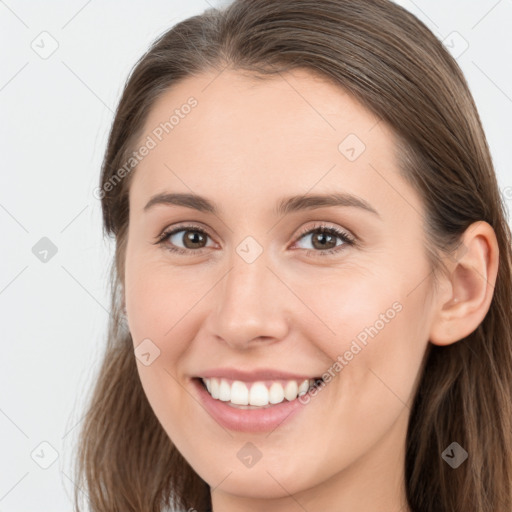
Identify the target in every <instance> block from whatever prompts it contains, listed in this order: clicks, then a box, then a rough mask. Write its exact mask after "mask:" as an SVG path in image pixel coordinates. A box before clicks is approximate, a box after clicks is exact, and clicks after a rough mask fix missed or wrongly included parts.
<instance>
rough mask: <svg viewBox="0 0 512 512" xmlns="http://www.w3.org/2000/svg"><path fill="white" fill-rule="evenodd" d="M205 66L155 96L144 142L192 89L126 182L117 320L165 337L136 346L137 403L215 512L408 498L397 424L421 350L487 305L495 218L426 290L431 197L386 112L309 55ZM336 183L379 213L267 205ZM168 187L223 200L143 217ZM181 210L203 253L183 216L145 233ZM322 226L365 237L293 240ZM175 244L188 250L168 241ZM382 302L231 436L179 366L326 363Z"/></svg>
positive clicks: (392, 504) (402, 430)
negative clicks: (244, 251)
mask: <svg viewBox="0 0 512 512" xmlns="http://www.w3.org/2000/svg"><path fill="white" fill-rule="evenodd" d="M217 75H218V74H217V73H215V74H213V73H205V74H203V75H199V76H196V77H193V78H188V79H186V80H184V81H183V82H181V83H179V84H177V85H175V86H174V87H172V88H171V89H169V90H168V91H166V93H165V94H164V95H163V96H162V97H160V98H159V100H158V101H157V102H156V103H155V105H154V107H153V109H152V110H151V112H150V115H149V117H148V119H147V122H146V124H145V130H144V133H143V135H142V136H141V139H140V140H141V141H143V140H145V139H146V137H147V136H148V135H150V134H151V132H152V130H153V129H154V128H155V127H156V126H158V125H159V124H160V123H161V122H164V121H165V120H167V119H168V118H169V115H170V114H169V113H170V112H172V111H173V110H174V109H175V108H179V107H180V106H181V105H183V104H184V103H186V101H187V99H188V98H189V97H190V96H194V97H195V98H196V99H197V101H198V105H197V107H195V108H194V109H193V110H192V111H191V112H190V114H188V116H185V117H184V119H181V120H180V122H179V124H178V125H177V126H175V128H174V129H173V130H172V132H170V133H169V134H168V135H166V136H165V137H164V138H163V139H162V141H161V142H159V143H158V145H157V146H156V147H155V148H154V149H152V150H151V151H150V152H149V154H148V155H147V156H146V157H145V158H144V159H143V160H142V161H141V162H140V164H139V166H138V167H137V169H136V172H135V174H134V176H133V182H132V184H131V187H130V196H129V200H130V218H129V231H128V245H127V250H126V260H125V263H126V274H125V282H124V289H125V302H126V311H127V319H128V325H129V329H130V332H131V334H132V337H133V340H134V346H135V347H137V346H138V345H139V344H140V343H141V342H142V341H143V340H144V339H147V338H149V339H150V340H151V342H152V343H153V344H154V345H156V346H157V347H158V349H159V350H160V355H159V357H157V358H156V359H155V360H154V361H153V362H152V363H151V364H150V365H149V366H146V365H144V364H141V362H140V361H137V366H138V371H139V375H140V379H141V382H142V385H143V387H144V390H145V393H146V394H147V397H148V400H149V402H150V404H151V406H152V408H153V410H154V412H155V414H156V415H157V417H158V419H159V421H160V422H161V424H162V426H163V428H164V429H165V431H166V432H167V434H168V435H169V437H170V438H171V439H172V441H173V443H174V444H175V445H176V446H177V448H178V449H179V451H180V452H181V453H182V454H183V456H184V457H185V458H186V460H187V461H188V462H189V464H190V465H191V466H192V467H193V468H194V470H195V471H196V472H197V473H198V474H199V475H200V476H201V478H203V479H204V480H205V481H206V482H207V483H208V484H209V485H210V486H211V488H212V489H213V491H212V503H213V509H214V511H215V512H221V511H222V512H235V511H237V512H240V511H256V510H262V508H263V507H265V510H266V511H267V512H277V511H287V512H288V511H290V512H294V511H297V512H299V511H301V512H303V511H304V510H308V511H312V510H323V511H324V512H330V511H332V512H334V511H340V510H350V511H351V512H359V511H361V512H362V511H364V512H368V511H377V510H378V511H380V512H399V511H407V510H409V509H408V508H407V506H406V505H405V503H406V502H405V491H404V474H403V466H404V453H405V436H406V429H407V421H408V418H409V413H410V407H411V404H412V398H413V392H414V390H415V385H416V383H417V378H418V375H419V370H420V366H421V362H422V358H423V356H424V354H425V350H426V349H427V346H428V343H429V341H430V342H432V343H435V344H439V345H447V344H450V343H454V342H456V341H458V340H460V339H461V338H463V337H464V336H466V335H468V334H470V333H471V332H472V331H474V330H475V329H476V327H477V326H478V325H479V323H480V322H481V321H482V320H483V318H484V317H485V314H486V313H487V311H488V309H489V305H490V302H491V299H492V290H493V286H492V283H493V282H494V280H495V277H496V273H497V266H498V247H497V242H496V238H495V235H494V231H493V230H492V228H491V227H490V226H489V225H488V224H487V223H485V222H479V223H475V224H474V225H472V226H470V228H468V230H467V231H466V233H465V235H464V238H463V246H462V250H461V251H460V254H459V255H458V256H457V257H456V258H450V259H447V260H446V262H447V265H448V267H449V270H450V273H449V275H447V276H446V277H445V278H443V280H442V281H441V282H440V285H439V287H438V289H437V290H435V289H434V288H433V283H432V279H431V278H432V275H431V273H430V271H429V266H428V263H427V259H426V255H425V247H424V246H425V243H426V242H425V238H424V233H423V230H422V225H423V211H424V208H423V206H422V204H421V201H420V198H419V196H418V195H417V193H416V192H415V191H414V190H413V189H412V188H410V187H409V186H408V185H407V184H406V183H405V182H404V181H403V179H402V178H401V177H400V176H399V173H398V167H397V161H396V156H395V153H394V151H395V149H394V148H395V146H394V136H393V132H392V131H391V129H390V128H389V127H387V126H386V124H385V123H384V122H383V121H380V122H379V119H378V118H376V117H375V116H374V115H373V114H372V113H370V112H369V111H367V110H366V109H364V108H363V107H362V106H361V105H360V104H359V103H357V102H356V101H355V100H354V99H353V98H352V97H351V96H349V95H348V94H346V93H345V92H344V91H343V90H342V89H340V88H339V87H336V86H335V85H333V84H330V83H328V82H327V81H325V80H322V79H321V78H318V77H316V76H314V75H312V74H310V73H309V72H307V71H304V70H300V71H299V70H295V71H293V72H289V73H286V74H283V75H281V76H278V77H276V78H271V79H266V80H260V81H256V80H254V79H252V78H250V77H249V76H246V75H243V74H241V73H240V72H238V71H236V70H225V71H224V72H222V73H221V74H220V75H218V76H217ZM348 134H356V135H357V137H358V138H359V139H360V140H361V141H363V143H364V144H365V146H366V148H365V150H364V151H363V152H362V153H361V154H360V156H359V157H358V158H357V159H356V160H354V161H350V160H348V159H347V158H346V156H345V155H344V154H342V152H340V150H339V149H338V146H339V144H340V142H342V141H343V140H344V139H345V137H347V135H348ZM334 191H337V192H347V193H350V194H353V195H356V196H358V197H360V198H363V199H364V200H365V201H367V202H368V203H370V204H371V205H372V207H373V208H374V209H376V210H377V211H378V213H379V216H377V215H374V214H372V213H370V212H367V211H364V210H362V209H359V208H355V207H346V206H324V207H319V208H316V209H313V210H309V211H308V210H303V211H298V212H293V213H289V214H287V215H285V216H278V215H276V214H274V213H273V211H272V210H273V208H274V206H275V204H276V203H277V202H278V200H279V199H281V198H282V197H284V196H289V195H303V194H306V193H308V194H313V193H315V194H317V193H318V194H321V193H332V192H334ZM162 192H183V193H195V194H199V195H202V196H205V197H207V198H208V199H210V200H211V201H213V202H214V203H215V204H216V205H217V206H218V208H219V210H220V212H219V214H218V215H214V214H212V213H208V212H199V211H197V210H194V209H191V208H187V207H184V206H175V205H174V206H173V205H157V206H154V207H153V208H150V209H149V210H148V211H147V212H144V211H143V208H144V206H145V205H146V203H147V202H148V201H149V199H150V198H151V197H152V196H154V195H155V194H158V193H162ZM188 222H193V223H194V224H196V225H199V227H201V228H202V229H204V230H205V231H206V232H207V234H208V236H207V237H206V239H204V241H203V242H202V247H203V248H202V249H195V248H194V247H201V242H200V243H199V244H197V243H196V245H195V246H194V245H190V244H188V245H185V244H186V243H187V242H186V240H185V241H184V235H185V234H187V231H185V232H183V231H182V232H180V233H178V234H177V235H174V236H173V237H172V239H169V238H168V239H167V241H166V243H167V246H164V245H155V244H154V242H155V241H156V239H157V237H158V236H159V235H160V234H161V233H162V232H163V231H164V230H166V228H167V229H168V228H171V227H174V226H177V225H178V224H181V223H185V224H186V223H188ZM318 222H323V223H325V224H326V225H327V226H328V227H337V228H339V229H341V230H342V231H345V232H347V233H348V234H351V235H352V236H353V237H355V238H356V240H358V241H359V244H358V245H354V246H350V245H347V244H345V245H343V244H344V242H343V241H342V240H340V239H339V238H337V236H336V235H333V236H335V238H334V241H333V242H332V243H331V244H330V245H328V247H333V246H334V245H337V248H338V249H340V248H341V250H340V251H339V252H338V253H336V254H330V255H322V254H321V252H322V249H321V247H320V248H319V244H315V243H314V240H313V237H314V236H315V233H318V231H317V232H313V233H312V234H311V233H310V234H306V235H301V229H305V228H311V229H313V228H314V227H315V226H316V225H317V224H318ZM192 231H194V230H193V229H192ZM312 235H313V236H312ZM247 236H251V237H253V238H254V239H255V240H256V241H257V243H258V244H259V245H260V246H261V248H262V249H263V252H262V253H261V255H260V256H259V257H258V258H256V260H255V261H254V262H252V263H248V262H247V261H245V260H244V259H243V258H242V257H240V255H239V254H238V253H237V251H236V249H237V247H238V246H239V244H240V243H241V242H242V241H243V240H244V239H245V238H246V237H247ZM317 236H319V235H317ZM171 242H173V243H174V244H176V245H177V246H178V247H181V248H187V247H192V248H189V252H188V254H186V255H181V254H175V253H172V252H170V251H169V250H168V249H167V248H166V247H169V246H170V245H171ZM341 246H343V247H341ZM308 249H309V255H308V254H307V252H308V251H307V250H308ZM194 251H196V253H194ZM197 251H199V252H200V254H197ZM454 299H456V300H455V301H454ZM393 304H395V305H399V306H398V307H399V308H400V311H399V312H396V310H394V312H395V315H394V318H392V319H388V321H387V322H386V323H385V324H384V327H382V328H380V329H379V330H378V333H377V334H376V335H374V336H373V337H369V338H368V340H367V344H366V345H365V346H364V348H363V349H362V350H361V351H360V352H359V353H357V355H354V356H353V358H352V359H351V360H350V361H348V364H347V365H346V366H344V367H343V368H342V370H341V371H339V372H337V373H336V376H335V377H333V378H332V380H331V381H330V382H329V383H328V384H327V385H326V386H325V387H324V388H323V389H322V390H321V391H320V392H318V394H317V396H316V397H314V398H312V399H311V401H310V402H309V403H308V404H307V405H306V406H305V407H304V408H303V409H302V410H301V411H300V412H299V413H298V414H297V415H295V417H293V418H292V419H291V420H290V421H287V422H284V423H283V424H282V425H280V426H279V427H278V428H277V429H276V430H274V431H273V432H271V433H259V434H253V433H240V432H234V431H228V430H226V429H224V428H223V427H221V426H220V425H219V424H217V423H216V422H215V421H214V420H213V419H212V418H211V417H210V416H209V414H208V413H207V412H206V411H205V409H204V408H203V407H202V405H201V404H199V403H198V402H197V401H196V400H195V398H194V396H195V395H194V394H193V391H192V387H191V382H190V378H191V377H193V376H197V375H200V374H201V371H204V370H206V369H209V368H213V367H220V366H233V367H238V368H243V369H248V370H250V369H252V368H256V367H257V368H261V367H270V368H278V369H282V370H288V371H295V372H300V373H304V374H309V375H311V376H314V375H322V373H323V372H325V371H326V370H327V369H328V368H332V367H333V363H334V362H335V361H336V360H338V361H339V359H337V358H338V356H342V357H343V355H344V354H345V353H346V351H347V350H349V349H350V346H351V343H352V342H353V341H354V340H355V339H356V338H357V336H358V334H360V333H361V332H362V331H364V329H365V327H369V326H373V325H376V322H377V320H379V318H382V316H380V315H382V314H384V315H385V314H386V312H387V311H389V310H390V309H393V308H392V305H393ZM359 345H361V346H363V345H362V344H361V343H359ZM248 441H250V442H252V443H253V444H254V445H256V446H257V447H258V449H259V451H260V452H261V454H262V457H261V459H260V460H259V461H258V462H257V463H256V464H255V465H254V466H252V467H250V468H248V467H246V466H245V465H244V464H242V463H241V461H240V460H239V458H238V457H237V453H238V451H239V450H240V449H241V448H242V447H243V446H244V445H245V444H246V442H248ZM450 441H451V440H450ZM447 444H448V443H447Z"/></svg>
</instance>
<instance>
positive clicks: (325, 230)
mask: <svg viewBox="0 0 512 512" xmlns="http://www.w3.org/2000/svg"><path fill="white" fill-rule="evenodd" d="M180 231H197V232H199V233H201V234H202V235H206V236H208V237H210V235H209V234H208V233H207V232H206V231H205V230H204V229H202V228H200V227H199V226H194V225H192V224H187V225H184V226H178V227H176V228H174V229H172V230H170V231H164V232H163V233H162V234H161V235H159V236H158V238H157V241H156V242H155V245H162V246H165V245H166V240H167V239H168V238H169V237H170V236H171V235H174V234H176V233H179V232H180ZM315 232H320V233H322V234H329V235H335V236H337V237H339V238H340V239H341V240H342V241H343V244H342V245H337V246H336V247H334V248H332V249H325V250H313V249H303V250H304V251H306V255H307V256H309V257H311V256H312V255H311V253H314V254H313V256H312V257H316V256H327V255H332V254H336V253H339V252H340V251H342V250H343V248H344V247H345V246H347V245H348V246H354V245H356V239H355V238H354V237H352V236H350V235H349V234H348V233H346V232H344V231H341V230H340V229H338V228H335V227H332V226H331V227H330V226H326V225H325V224H318V225H314V226H312V227H308V228H305V229H304V230H302V232H301V233H300V235H299V236H298V237H297V239H296V241H298V240H300V239H301V238H302V237H303V236H305V235H308V234H311V233H315ZM210 238H211V237H210ZM166 249H167V250H169V251H171V252H173V253H177V254H183V255H185V254H188V253H190V252H192V253H196V254H202V253H203V250H204V249H206V248H205V247H203V248H200V249H182V248H181V247H172V246H170V245H169V246H167V247H166Z"/></svg>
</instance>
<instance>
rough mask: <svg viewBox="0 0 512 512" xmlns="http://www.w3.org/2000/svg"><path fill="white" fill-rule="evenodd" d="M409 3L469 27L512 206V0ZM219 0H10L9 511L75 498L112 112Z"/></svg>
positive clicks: (4, 445) (5, 153) (442, 31)
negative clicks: (154, 50) (154, 53)
mask: <svg viewBox="0 0 512 512" xmlns="http://www.w3.org/2000/svg"><path fill="white" fill-rule="evenodd" d="M210 2H211V3H210V5H221V3H220V2H214V1H213V0H210ZM222 3H225V2H222ZM399 3H400V4H401V5H403V6H404V7H406V8H407V9H409V10H410V11H411V12H413V13H414V14H415V15H417V16H418V17H419V18H420V19H421V20H422V21H424V22H425V23H426V24H427V26H429V27H430V29H431V30H432V31H433V32H434V33H435V34H436V35H437V36H438V37H439V38H440V39H443V40H444V39H445V38H446V37H447V36H449V35H450V34H452V33H453V32H454V31H456V32H458V34H459V36H455V37H456V38H457V39H455V40H454V42H455V45H454V46H455V49H454V50H453V51H458V50H460V49H461V48H462V47H461V46H460V45H461V44H463V39H462V38H464V40H466V41H467V43H468V44H469V48H468V49H467V51H465V52H464V53H463V54H462V55H460V56H459V57H458V62H459V64H460V66H461V67H462V69H463V72H464V74H465V76H466V78H467V80H468V82H469V85H470V88H471V90H472V93H473V95H474V98H475V101H476V104H477V106H478V109H479V112H480V115H481V118H482V122H483V124H484V129H485V131H486V134H487V137H488V141H489V145H490V148H491V152H492V155H493V160H494V163H495V167H496V172H497V175H498V180H499V183H500V188H501V190H502V191H503V194H504V195H506V196H507V198H508V202H507V204H508V207H509V208H510V202H511V201H512V195H511V191H512V171H511V162H512V141H511V129H510V118H511V117H512V44H511V42H512V41H511V37H510V27H511V26H512V1H510V0H501V1H496V0H478V1H473V2H468V1H467V0H458V1H451V2H446V1H445V0H416V1H415V2H412V1H410V0H403V1H400V2H399ZM207 7H209V4H208V3H207V2H206V1H205V0H186V2H185V1H182V2H179V1H177V0H174V1H171V0H167V1H162V0H159V1H153V2H151V3H150V4H148V3H147V2H142V1H131V2H121V1H112V2H109V3H107V2H102V3H100V2H99V1H98V0H89V1H85V0H79V1H68V2H64V1H60V2H59V1H55V0H53V1H46V2H41V3H36V2H27V1H16V0H7V1H6V2H3V1H0V37H1V48H2V52H1V68H0V109H1V119H2V122H1V130H2V131H1V134H0V135H1V148H2V151H1V162H0V167H1V172H0V229H1V236H2V240H1V265H0V314H1V324H0V325H1V328H2V329H1V347H2V357H1V358H0V390H1V391H0V512H30V511H49V510H51V511H53V512H59V511H71V510H72V505H71V501H70V498H71V496H72V489H73V485H74V483H73V482H72V480H71V477H72V476H73V475H72V473H71V464H72V462H73V453H72V449H73V443H74V437H73V436H74V434H75V433H76V432H77V431H78V428H74V427H76V426H77V424H78V423H79V421H80V419H81V417H82V411H81V405H82V402H81V400H82V397H83V395H84V390H87V389H89V388H90V386H91V385H92V383H91V377H92V375H93V373H94V371H95V370H96V368H97V365H98V364H99V355H100V354H101V350H102V349H103V345H104V335H105V332H106V325H107V320H108V308H109V296H108V293H107V292H108V288H107V283H108V268H109V263H110V259H111V257H112V255H113V243H112V242H111V241H109V240H104V239H103V238H102V225H101V210H100V202H99V200H97V199H95V198H94V196H93V195H92V191H93V189H94V188H95V187H96V186H97V185H98V182H99V172H100V165H101V160H102V157H103V151H104V149H105V145H106V140H107V135H108V131H109V128H110V123H111V121H112V118H113V112H114V110H115V107H116V105H117V102H118V100H119V97H120V93H121V90H122V87H123V85H124V82H125V80H126V78H127V75H128V73H129V71H130V70H131V68H132V66H133V65H134V64H135V62H136V60H137V59H138V58H139V57H140V56H141V55H142V53H143V52H145V51H146V49H147V48H148V46H149V45H150V43H151V42H152V41H153V40H154V39H155V38H156V37H157V36H159V35H160V34H161V33H163V32H164V31H166V30H167V29H168V28H170V27H171V26H172V25H173V24H175V23H176V22H177V21H179V20H181V19H183V18H186V17H189V16H191V15H194V14H198V13H200V12H202V11H203V10H204V9H206V8H207ZM43 31H47V32H48V33H49V34H51V37H52V38H54V39H55V40H56V41H57V43H58V48H57V50H56V51H55V52H54V53H53V54H52V55H51V56H50V57H48V58H47V59H43V58H41V57H40V56H39V55H38V54H37V53H36V52H35V51H34V50H33V49H32V47H31V45H32V44H37V43H38V41H40V39H38V37H48V36H39V35H40V34H41V32H43ZM34 40H35V43H32V42H33V41H34ZM449 40H453V38H451V39H449ZM50 43H51V41H50V40H49V39H47V40H46V44H45V47H46V48H49V44H50ZM39 44H40V45H42V44H41V43H39ZM42 237H48V238H49V239H50V240H51V241H52V242H53V244H55V246H56V247H57V253H56V254H55V256H53V257H52V258H51V259H49V261H47V262H46V263H43V262H41V261H40V260H39V259H38V258H36V256H35V255H34V254H33V252H32V248H33V247H34V245H35V244H36V243H37V242H38V241H39V240H40V239H41V238H42ZM42 442H46V443H49V444H50V445H51V446H52V447H53V449H54V450H55V451H56V453H57V454H58V458H57V459H56V461H55V462H54V463H53V464H52V465H51V466H49V467H48V468H47V469H43V468H41V467H40V465H39V464H38V463H36V460H37V461H39V463H40V464H41V463H42V464H44V462H45V461H46V462H47V463H48V462H50V461H51V453H52V451H51V449H50V448H49V447H48V445H42V446H40V443H42ZM34 450H35V452H34ZM31 454H32V455H33V457H34V458H32V456H31ZM38 455H39V457H38Z"/></svg>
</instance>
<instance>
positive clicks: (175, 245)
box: [157, 226, 210, 254]
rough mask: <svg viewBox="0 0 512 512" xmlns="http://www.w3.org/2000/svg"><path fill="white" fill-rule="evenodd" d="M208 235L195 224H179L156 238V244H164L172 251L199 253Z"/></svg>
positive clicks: (204, 245)
mask: <svg viewBox="0 0 512 512" xmlns="http://www.w3.org/2000/svg"><path fill="white" fill-rule="evenodd" d="M208 238H210V237H209V235H208V233H206V232H205V231H203V230H202V229H200V228H197V227H195V226H180V227H178V228H176V229H173V230H172V231H166V232H164V233H163V234H162V235H161V236H160V237H159V238H158V240H157V244H162V245H164V246H165V247H166V248H167V249H169V250H170V251H172V252H177V253H180V254H184V253H188V252H190V253H192V252H196V253H200V252H202V249H204V248H206V247H207V245H206V243H207V240H208Z"/></svg>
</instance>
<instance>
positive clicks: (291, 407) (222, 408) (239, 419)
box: [192, 378, 305, 432]
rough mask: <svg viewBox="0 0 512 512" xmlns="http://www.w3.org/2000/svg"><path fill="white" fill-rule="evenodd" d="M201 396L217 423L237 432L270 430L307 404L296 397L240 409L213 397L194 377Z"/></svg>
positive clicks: (194, 382) (193, 380) (287, 419)
mask: <svg viewBox="0 0 512 512" xmlns="http://www.w3.org/2000/svg"><path fill="white" fill-rule="evenodd" d="M192 383H193V385H194V386H195V387H196V389H197V391H198V393H199V398H200V399H201V402H202V404H203V405H204V407H205V409H206V410H207V411H208V413H209V414H210V415H211V416H212V417H213V419H214V420H215V421H217V423H219V424H220V425H221V426H223V427H224V428H227V429H229V430H235V431H237V432H269V431H272V430H275V429H276V428H277V427H279V426H280V425H282V424H284V423H285V422H287V421H289V420H290V419H291V418H292V417H293V416H294V415H295V413H297V412H298V411H299V410H300V409H301V408H302V407H304V405H305V404H303V403H301V402H299V400H298V399H297V398H296V399H295V400H292V401H291V402H288V401H287V400H285V401H284V402H281V403H280V404H276V405H272V406H271V407H266V408H261V409H238V408H236V407H231V406H230V405H228V404H227V403H226V402H223V401H222V400H217V399H216V398H213V397H212V396H211V395H210V393H208V391H207V390H206V389H205V387H204V386H203V384H202V382H201V381H200V380H199V379H196V378H194V379H192Z"/></svg>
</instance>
